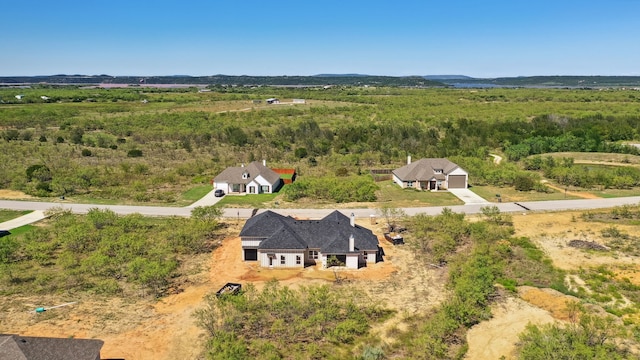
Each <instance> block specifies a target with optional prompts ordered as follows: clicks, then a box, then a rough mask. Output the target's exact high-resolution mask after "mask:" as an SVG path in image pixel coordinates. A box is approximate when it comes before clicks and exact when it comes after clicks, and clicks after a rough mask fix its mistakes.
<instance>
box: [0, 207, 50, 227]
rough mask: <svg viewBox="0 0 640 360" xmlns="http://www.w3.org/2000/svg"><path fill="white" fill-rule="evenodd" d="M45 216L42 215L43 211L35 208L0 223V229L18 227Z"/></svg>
mask: <svg viewBox="0 0 640 360" xmlns="http://www.w3.org/2000/svg"><path fill="white" fill-rule="evenodd" d="M45 217H46V216H45V215H44V211H42V210H36V211H33V212H30V213H28V214H27V215H23V216H20V217H19V218H15V219H12V220H9V221H5V222H3V223H0V230H13V229H15V228H19V227H20V226H24V225H27V224H31V223H34V222H36V221H40V220H42V219H44V218H45Z"/></svg>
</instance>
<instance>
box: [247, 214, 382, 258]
mask: <svg viewBox="0 0 640 360" xmlns="http://www.w3.org/2000/svg"><path fill="white" fill-rule="evenodd" d="M240 236H241V237H260V238H263V239H264V240H263V241H262V242H261V243H260V247H259V248H260V249H263V250H269V249H274V250H282V249H300V250H304V249H308V248H310V249H320V251H321V252H322V253H325V254H345V253H348V252H349V238H350V237H351V236H353V238H354V245H355V250H356V251H358V250H377V249H378V237H377V236H375V235H374V234H373V232H372V231H371V230H369V229H367V228H364V227H362V226H360V225H357V224H356V225H355V226H351V220H350V219H349V217H348V216H346V215H344V214H342V213H341V212H339V211H337V210H336V211H334V212H332V213H330V214H329V215H327V216H325V217H324V218H322V219H321V220H298V219H294V218H292V217H290V216H282V215H280V214H277V213H275V212H273V211H270V210H268V211H265V212H263V213H260V214H258V215H256V216H254V217H252V218H250V219H249V220H247V222H246V223H245V225H244V227H243V228H242V231H241V232H240Z"/></svg>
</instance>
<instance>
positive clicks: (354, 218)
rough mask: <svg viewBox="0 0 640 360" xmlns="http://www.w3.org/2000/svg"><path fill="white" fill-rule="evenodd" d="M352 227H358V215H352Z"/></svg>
mask: <svg viewBox="0 0 640 360" xmlns="http://www.w3.org/2000/svg"><path fill="white" fill-rule="evenodd" d="M350 224H351V226H352V227H356V214H354V213H351V222H350Z"/></svg>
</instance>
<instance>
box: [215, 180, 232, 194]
mask: <svg viewBox="0 0 640 360" xmlns="http://www.w3.org/2000/svg"><path fill="white" fill-rule="evenodd" d="M213 189H214V190H218V189H220V190H222V191H224V193H225V194H228V193H229V192H230V191H229V184H228V183H226V182H220V183H217V182H214V183H213Z"/></svg>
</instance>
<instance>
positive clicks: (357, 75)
mask: <svg viewBox="0 0 640 360" xmlns="http://www.w3.org/2000/svg"><path fill="white" fill-rule="evenodd" d="M313 76H315V77H365V76H371V75H365V74H317V75H313Z"/></svg>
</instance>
